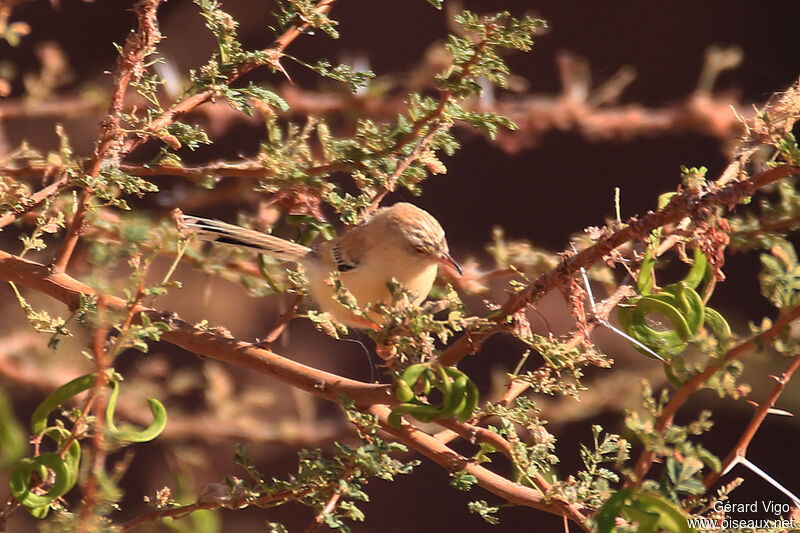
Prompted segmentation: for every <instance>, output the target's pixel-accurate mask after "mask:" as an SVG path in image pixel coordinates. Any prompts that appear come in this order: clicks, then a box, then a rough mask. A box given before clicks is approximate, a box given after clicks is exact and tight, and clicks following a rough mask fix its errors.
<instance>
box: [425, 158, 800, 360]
mask: <svg viewBox="0 0 800 533" xmlns="http://www.w3.org/2000/svg"><path fill="white" fill-rule="evenodd" d="M796 174H800V167H795V166H791V165H782V166H777V167H773V168H770V169H768V170H765V171H763V172H760V173H759V174H756V175H755V176H753V177H752V178H750V179H746V180H742V181H736V182H733V183H730V184H728V185H726V186H725V187H723V188H720V189H710V190H708V191H706V192H702V193H701V192H698V191H696V190H692V189H686V190H684V191H683V192H681V193H678V194H676V195H675V196H673V197H672V199H671V200H670V202H669V203H668V204H667V205H666V206H665V207H664V208H663V209H660V210H658V211H656V212H651V213H648V214H646V215H644V216H642V217H641V218H635V217H634V218H632V219H630V220H628V222H627V224H628V225H627V226H626V227H625V228H623V229H621V230H619V231H617V232H615V233H613V234H611V235H610V236H608V237H604V238H602V239H601V240H599V241H598V242H597V243H596V244H594V245H593V246H590V247H589V248H586V249H584V250H582V251H581V252H579V253H578V254H576V255H573V256H571V257H569V258H567V259H565V260H564V261H562V262H561V263H560V264H559V266H558V267H556V268H554V269H553V270H550V271H549V272H547V273H545V274H542V275H541V276H539V277H538V278H537V279H536V280H535V281H534V282H533V283H530V284H529V285H528V286H527V287H526V288H525V289H524V290H522V291H520V292H518V293H514V294H513V295H511V296H510V297H509V298H508V300H506V302H505V303H504V304H503V306H502V307H501V308H500V309H499V310H497V311H495V312H494V313H492V315H491V318H493V319H494V320H496V321H497V324H498V325H497V326H496V327H495V328H494V329H492V330H491V331H483V332H467V333H466V334H464V335H462V336H461V338H459V339H458V340H457V341H456V342H454V343H452V344H451V345H450V346H449V347H448V348H447V349H446V350H445V351H444V352H443V353H442V355H441V356H440V358H439V360H440V362H441V363H442V364H444V365H447V366H451V365H455V364H456V363H458V362H459V361H460V360H461V359H463V358H464V357H466V356H467V355H469V354H470V353H473V352H475V351H476V350H477V349H478V348H480V345H481V343H482V342H483V341H484V340H486V339H487V338H488V337H490V336H491V335H493V334H494V333H496V332H497V331H500V330H501V329H502V328H503V324H504V323H505V320H506V317H508V316H511V315H513V314H514V313H516V312H518V311H519V310H521V309H524V308H525V307H527V306H528V305H530V304H531V303H533V302H535V301H536V300H538V299H539V298H540V297H542V296H543V295H544V294H546V293H547V292H549V291H550V290H551V289H553V288H554V287H556V286H558V283H559V282H560V280H562V279H564V278H568V277H571V276H573V275H575V274H576V273H577V272H578V271H579V270H580V268H581V267H588V266H590V265H592V264H594V263H597V262H599V261H602V260H603V258H604V257H606V256H607V255H608V254H610V253H611V252H612V251H613V250H615V249H617V248H619V247H620V246H622V245H623V244H625V243H627V242H628V241H632V240H635V239H643V238H645V237H647V236H648V235H649V234H650V232H651V231H653V230H654V229H656V228H660V227H662V226H665V225H667V224H673V223H675V222H678V221H680V220H681V219H683V218H684V217H686V216H691V215H693V214H696V213H702V212H703V211H705V210H707V209H711V208H712V207H714V206H720V205H722V206H734V205H736V204H737V203H739V202H741V201H742V200H744V199H745V198H748V197H750V196H752V195H753V193H755V191H756V190H758V189H760V188H762V187H765V186H767V185H769V184H771V183H774V182H776V181H778V180H781V179H784V178H787V177H789V176H793V175H796Z"/></svg>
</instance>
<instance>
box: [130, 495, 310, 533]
mask: <svg viewBox="0 0 800 533" xmlns="http://www.w3.org/2000/svg"><path fill="white" fill-rule="evenodd" d="M303 496H305V493H303V492H300V493H297V492H292V491H286V492H279V493H277V494H269V495H267V496H263V497H261V498H259V499H257V500H255V501H248V500H247V498H244V497H240V498H237V499H231V500H229V501H225V500H222V499H212V500H208V501H199V502H197V503H193V504H190V505H184V506H182V507H171V508H168V509H156V510H154V511H150V512H147V513H144V514H142V515H139V516H137V517H136V518H134V519H132V520H128V521H127V522H125V523H124V524H121V525H119V526H118V528H117V530H118V531H120V532H123V531H129V530H131V529H133V528H135V527H136V526H138V525H139V524H144V523H147V522H155V521H156V520H161V519H164V518H175V519H176V520H177V519H179V518H183V517H184V516H187V515H189V514H191V513H193V512H195V511H202V510H204V509H208V510H213V509H221V508H226V509H239V508H241V507H243V506H247V505H255V506H259V507H265V506H268V505H269V504H272V503H277V502H281V501H284V500H296V499H300V498H302V497H303Z"/></svg>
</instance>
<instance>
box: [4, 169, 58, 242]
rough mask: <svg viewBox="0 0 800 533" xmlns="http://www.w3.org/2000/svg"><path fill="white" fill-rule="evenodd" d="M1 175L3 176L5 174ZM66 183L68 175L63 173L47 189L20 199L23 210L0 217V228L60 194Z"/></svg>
mask: <svg viewBox="0 0 800 533" xmlns="http://www.w3.org/2000/svg"><path fill="white" fill-rule="evenodd" d="M2 173H3V174H5V172H2ZM68 183H69V175H68V174H67V173H66V172H64V173H62V174H61V177H59V178H58V179H57V180H56V181H54V182H53V183H51V184H50V185H48V186H47V187H44V188H43V189H41V190H39V191H36V192H35V193H33V194H32V195H30V196H29V197H27V198H22V199H21V200H20V201H21V202H22V204H23V209H22V210H21V211H9V212H8V213H6V214H4V215H2V216H0V228H4V227H6V226H8V225H9V224H11V223H12V222H14V221H16V220H18V219H20V218H22V217H23V216H24V215H25V214H27V213H29V212H30V211H32V210H33V209H36V208H37V207H39V206H40V205H42V203H44V201H45V200H47V199H48V198H50V197H51V196H54V195H56V194H58V193H59V192H61V190H62V188H63V187H64V186H65V185H67V184H68Z"/></svg>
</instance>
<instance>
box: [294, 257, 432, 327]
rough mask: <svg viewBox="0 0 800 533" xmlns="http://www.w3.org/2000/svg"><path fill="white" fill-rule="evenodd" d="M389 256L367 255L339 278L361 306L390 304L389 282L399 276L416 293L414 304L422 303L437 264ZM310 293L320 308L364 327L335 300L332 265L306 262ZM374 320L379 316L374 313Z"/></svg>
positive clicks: (407, 288)
mask: <svg viewBox="0 0 800 533" xmlns="http://www.w3.org/2000/svg"><path fill="white" fill-rule="evenodd" d="M396 255H397V254H395V257H392V256H387V257H388V258H387V259H383V258H382V257H381V254H377V257H375V256H372V257H369V256H368V257H365V258H364V260H363V261H362V262H361V264H359V266H358V267H357V268H354V269H353V270H349V271H347V272H340V273H339V279H340V280H341V281H342V285H343V286H344V287H345V288H346V289H347V290H348V291H349V292H350V293H351V294H352V295H353V296H354V297H355V299H356V301H357V302H358V304H359V306H361V307H365V306H366V305H367V304H376V303H390V302H391V293H390V292H389V288H388V284H389V282H390V281H391V280H392V279H396V280H397V281H398V282H399V283H400V284H401V285H402V286H403V287H404V288H405V289H406V290H407V291H409V292H410V293H411V294H412V295H413V301H412V303H413V304H414V305H418V304H420V303H421V302H422V301H423V300H424V299H425V298H426V297H427V296H428V293H429V292H430V290H431V287H433V282H434V281H435V279H436V272H437V264H436V263H432V262H423V261H420V260H419V259H418V258H416V257H411V258H405V257H396ZM305 267H306V271H307V273H308V280H309V284H310V290H311V295H312V296H313V297H314V299H315V300H316V301H317V303H318V304H319V306H320V308H321V309H322V310H323V311H325V312H328V313H330V314H332V315H333V316H334V317H335V318H336V319H337V320H339V321H340V322H343V323H345V324H348V325H355V326H361V324H359V323H357V322H355V323H354V321H353V317H352V314H351V313H350V311H348V310H347V309H346V308H345V307H343V306H342V305H341V304H340V303H339V302H338V301H336V299H335V295H334V289H333V287H332V286H331V284H330V282H329V279H330V276H331V273H332V270H333V269H332V267H331V265H328V264H322V263H321V262H318V261H315V262H311V263H310V264H306V265H305ZM375 321H376V322H379V321H380V319H379V317H377V315H375Z"/></svg>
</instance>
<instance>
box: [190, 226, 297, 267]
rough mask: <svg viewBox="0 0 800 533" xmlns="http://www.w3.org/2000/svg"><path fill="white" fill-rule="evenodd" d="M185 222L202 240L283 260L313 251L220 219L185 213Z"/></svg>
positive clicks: (292, 258)
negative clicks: (250, 250) (242, 248)
mask: <svg viewBox="0 0 800 533" xmlns="http://www.w3.org/2000/svg"><path fill="white" fill-rule="evenodd" d="M183 222H184V224H185V225H186V227H187V228H189V229H191V230H193V231H194V232H195V233H196V234H197V236H198V237H199V238H200V240H203V241H213V242H218V243H221V244H228V245H231V246H241V247H244V248H250V249H252V250H256V251H258V252H262V253H265V254H269V255H271V256H273V257H275V258H276V259H280V260H281V261H300V260H301V259H302V258H303V257H305V256H306V255H308V253H309V252H311V248H309V247H308V246H303V245H302V244H297V243H294V242H291V241H287V240H286V239H281V238H280V237H275V236H274V235H269V234H267V233H263V232H260V231H256V230H252V229H247V228H243V227H241V226H236V225H234V224H228V223H227V222H222V221H220V220H212V219H209V218H200V217H193V216H188V215H184V217H183Z"/></svg>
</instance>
